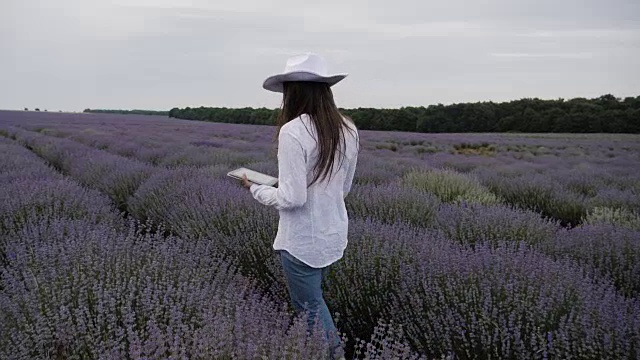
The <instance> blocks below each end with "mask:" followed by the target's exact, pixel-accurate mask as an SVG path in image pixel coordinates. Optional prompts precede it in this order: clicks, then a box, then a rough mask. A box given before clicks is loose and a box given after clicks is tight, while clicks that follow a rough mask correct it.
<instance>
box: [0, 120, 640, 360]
mask: <svg viewBox="0 0 640 360" xmlns="http://www.w3.org/2000/svg"><path fill="white" fill-rule="evenodd" d="M274 134H275V128H274V127H270V126H251V125H236V124H217V123H204V122H195V121H184V120H176V119H168V118H164V117H154V116H124V115H107V114H62V113H34V112H0V135H1V136H0V149H1V155H0V177H1V179H0V182H1V183H2V191H1V192H0V198H1V201H0V264H1V266H2V268H1V278H0V358H1V359H45V358H46V359H165V358H166V359H169V358H171V359H322V358H323V356H324V354H323V344H322V339H321V336H320V335H319V334H314V335H311V336H307V334H306V332H305V324H306V322H305V320H304V319H303V318H298V317H295V316H294V315H293V311H292V309H291V308H290V307H289V305H288V294H287V291H286V285H285V283H284V279H283V275H282V273H281V270H280V265H279V262H278V261H277V259H276V257H275V253H274V252H273V250H272V248H271V245H272V242H273V239H274V237H275V234H276V230H277V220H278V213H277V211H276V210H275V209H272V208H266V207H264V206H262V205H260V204H259V203H257V202H256V201H255V200H253V199H252V197H251V195H250V193H249V192H248V191H247V190H246V189H244V188H242V187H241V186H240V183H239V182H238V181H234V180H232V179H230V178H228V177H226V176H225V174H226V173H227V172H228V171H229V170H231V169H233V168H235V167H238V166H247V167H251V168H254V169H256V170H259V171H263V172H265V173H268V174H271V175H273V176H277V163H276V156H275V155H276V153H275V150H274V145H275V143H274ZM360 137H361V145H362V151H361V153H360V155H359V160H358V167H357V171H356V176H355V180H354V185H353V188H352V192H351V193H350V194H349V195H348V196H347V200H346V201H347V209H348V212H349V216H350V225H349V233H350V235H349V245H348V247H347V250H346V252H345V256H344V258H343V259H342V260H341V261H339V262H338V263H337V264H336V265H335V266H334V267H333V268H332V270H331V272H330V274H329V278H328V283H327V288H326V293H327V295H326V297H327V301H328V305H329V308H330V309H331V310H332V311H333V312H336V313H338V315H337V318H338V319H337V322H338V324H337V325H338V327H339V328H340V330H341V331H342V332H343V333H344V338H345V341H346V344H347V348H348V352H349V356H350V358H357V359H640V136H638V135H599V134H593V135H564V134H548V135H541V134H416V133H392V132H374V131H361V132H360Z"/></svg>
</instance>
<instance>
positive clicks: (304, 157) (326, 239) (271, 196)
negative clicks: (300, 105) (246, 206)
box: [250, 114, 359, 268]
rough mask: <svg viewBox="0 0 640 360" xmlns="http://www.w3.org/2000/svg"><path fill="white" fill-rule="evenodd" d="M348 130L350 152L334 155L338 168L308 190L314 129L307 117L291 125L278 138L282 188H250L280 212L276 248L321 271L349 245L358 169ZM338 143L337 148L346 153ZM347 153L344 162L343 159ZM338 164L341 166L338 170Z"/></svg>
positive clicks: (356, 140) (355, 143)
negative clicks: (350, 197) (350, 196)
mask: <svg viewBox="0 0 640 360" xmlns="http://www.w3.org/2000/svg"><path fill="white" fill-rule="evenodd" d="M346 122H347V123H348V126H349V128H351V129H352V130H353V131H349V130H347V129H345V130H344V136H345V141H346V151H342V152H339V151H336V160H335V162H334V170H333V173H332V174H331V178H330V179H329V176H328V175H327V177H326V178H325V179H324V180H321V179H318V180H317V181H316V183H314V184H313V185H311V186H310V187H309V188H307V185H308V184H310V183H311V181H312V180H313V175H314V173H313V166H314V165H315V163H316V160H317V157H318V151H319V149H318V146H317V144H316V143H317V141H316V139H317V137H316V130H315V125H314V124H313V121H312V120H311V117H310V116H309V115H306V114H305V115H302V116H300V117H298V118H296V119H294V120H291V121H289V122H288V123H286V124H285V125H284V126H282V128H281V129H280V134H279V136H278V187H277V188H275V187H272V186H266V185H258V184H254V185H251V188H250V189H251V194H252V195H253V197H254V198H255V199H256V200H258V201H259V202H260V203H262V204H264V205H268V206H274V207H275V208H276V209H278V211H279V213H280V220H279V223H278V232H277V235H276V238H275V241H274V243H273V248H274V249H275V250H286V251H287V252H289V253H290V254H291V255H293V256H294V257H296V258H297V259H299V260H300V261H302V262H304V263H305V264H307V265H309V266H311V267H314V268H322V267H325V266H328V265H330V264H332V263H334V262H335V261H337V260H339V259H340V258H342V255H343V253H344V249H345V248H346V247H347V230H348V222H349V219H348V217H347V209H346V207H345V203H344V198H345V196H346V195H347V193H348V192H349V191H350V190H351V183H352V181H353V176H354V173H355V170H356V162H357V158H358V147H359V136H358V133H357V129H356V127H355V125H354V124H353V123H352V122H350V121H346ZM341 143H342V141H341V142H340V145H339V148H338V150H340V149H342V145H341ZM342 154H346V157H345V158H344V160H342V163H341V158H340V156H343V155H342ZM338 166H340V167H339V168H338Z"/></svg>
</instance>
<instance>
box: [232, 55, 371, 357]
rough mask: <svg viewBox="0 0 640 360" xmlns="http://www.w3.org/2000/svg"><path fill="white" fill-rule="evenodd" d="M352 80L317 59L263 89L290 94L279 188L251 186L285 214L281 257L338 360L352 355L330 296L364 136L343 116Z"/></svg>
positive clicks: (295, 294) (291, 66)
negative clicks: (336, 91)
mask: <svg viewBox="0 0 640 360" xmlns="http://www.w3.org/2000/svg"><path fill="white" fill-rule="evenodd" d="M346 76H347V75H346V74H339V75H328V74H327V68H326V64H325V61H324V59H323V58H322V57H320V56H318V55H315V54H303V55H298V56H294V57H291V58H289V59H288V61H287V65H286V68H285V72H284V73H283V74H280V75H275V76H271V77H269V78H268V79H266V80H265V82H264V84H263V87H264V88H265V89H267V90H270V91H275V92H282V93H283V101H282V109H281V112H280V116H279V118H278V187H277V188H275V187H271V186H266V185H258V184H252V183H251V182H249V181H248V180H247V178H246V176H245V177H244V180H243V183H244V186H245V187H247V188H249V189H250V191H251V194H252V195H253V197H254V198H255V199H256V200H257V201H259V202H260V203H262V204H264V205H268V206H274V207H275V208H276V209H278V210H279V214H280V220H279V223H278V232H277V235H276V239H275V242H274V244H273V248H274V249H275V250H276V251H277V252H278V253H279V255H280V259H281V262H282V267H283V269H284V273H285V276H286V280H287V285H288V289H289V295H290V297H291V301H292V303H293V305H294V307H295V309H296V310H297V311H298V312H303V311H308V313H309V326H314V325H315V324H316V319H317V320H318V322H319V323H320V324H321V325H322V327H323V329H324V331H325V335H326V337H327V340H328V341H329V343H330V345H331V347H332V357H333V358H342V357H343V356H344V351H343V349H342V345H341V342H340V338H339V336H338V333H337V330H336V327H335V324H334V322H333V319H332V318H331V314H330V312H329V309H328V308H327V305H326V303H325V301H324V298H323V296H322V281H323V280H324V278H325V275H326V273H327V269H328V268H329V266H330V265H331V264H333V263H335V262H336V261H338V260H339V259H340V258H342V255H343V252H344V249H345V248H346V246H347V229H348V217H347V210H346V207H345V203H344V198H345V196H346V195H347V193H348V192H349V190H350V189H351V183H352V181H353V176H354V172H355V169H356V162H357V155H358V150H359V136H358V131H357V128H356V127H355V125H354V124H353V122H351V121H350V120H349V119H347V118H345V117H344V116H343V115H341V114H340V112H339V111H338V108H337V107H336V105H335V103H334V101H333V94H332V92H331V88H330V87H331V86H333V85H335V84H336V83H338V82H339V81H340V80H342V79H344V78H345V77H346Z"/></svg>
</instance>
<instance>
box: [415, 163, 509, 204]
mask: <svg viewBox="0 0 640 360" xmlns="http://www.w3.org/2000/svg"><path fill="white" fill-rule="evenodd" d="M403 181H404V183H405V184H406V185H408V186H412V187H414V188H417V189H420V190H424V191H427V192H430V193H433V194H435V195H436V196H438V197H439V198H440V199H441V200H442V201H443V202H447V203H461V202H465V203H478V204H483V205H492V204H498V203H501V202H502V201H501V199H500V198H498V197H497V196H496V195H494V194H493V193H491V192H490V191H489V190H488V189H487V188H485V187H484V186H482V184H480V182H479V181H478V180H477V179H475V178H473V177H471V176H469V175H467V174H461V173H458V172H456V171H453V170H448V169H445V170H427V171H425V170H415V171H411V172H408V173H407V174H405V176H404V178H403Z"/></svg>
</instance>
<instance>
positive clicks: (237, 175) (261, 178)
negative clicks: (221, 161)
mask: <svg viewBox="0 0 640 360" xmlns="http://www.w3.org/2000/svg"><path fill="white" fill-rule="evenodd" d="M242 174H247V179H248V180H249V181H251V182H252V183H255V184H259V185H268V186H274V185H275V184H277V183H278V178H275V177H273V176H269V175H267V174H263V173H261V172H257V171H255V170H251V169H247V168H244V167H241V168H238V169H235V170H233V171H229V172H228V173H227V175H228V176H230V177H232V178H234V179H240V180H242Z"/></svg>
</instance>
